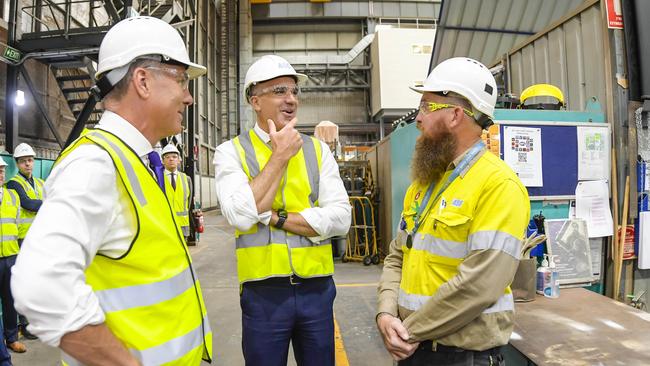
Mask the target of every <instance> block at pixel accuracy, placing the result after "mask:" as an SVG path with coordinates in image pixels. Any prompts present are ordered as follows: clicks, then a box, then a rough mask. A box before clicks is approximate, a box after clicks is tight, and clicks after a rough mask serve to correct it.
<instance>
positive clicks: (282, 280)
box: [244, 274, 331, 286]
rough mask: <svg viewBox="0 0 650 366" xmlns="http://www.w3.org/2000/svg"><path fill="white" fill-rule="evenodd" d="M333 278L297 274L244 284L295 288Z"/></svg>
mask: <svg viewBox="0 0 650 366" xmlns="http://www.w3.org/2000/svg"><path fill="white" fill-rule="evenodd" d="M330 277H331V276H325V277H311V278H303V277H298V276H296V275H295V274H292V275H290V276H286V277H271V278H267V279H264V280H259V281H249V282H246V283H244V285H247V286H255V285H259V286H264V285H290V286H295V285H301V284H303V283H306V282H317V281H323V280H327V279H328V278H330Z"/></svg>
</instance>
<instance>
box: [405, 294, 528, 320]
mask: <svg viewBox="0 0 650 366" xmlns="http://www.w3.org/2000/svg"><path fill="white" fill-rule="evenodd" d="M431 297H432V296H426V295H415V294H407V293H406V292H404V290H402V289H401V288H400V289H399V294H398V296H397V303H398V304H399V306H401V307H403V308H406V309H409V310H413V311H415V310H418V309H420V308H421V307H422V305H424V303H426V302H427V301H429V299H430V298H431ZM514 310H515V301H514V298H513V297H512V294H505V295H503V296H501V297H499V299H498V300H497V302H495V303H494V304H493V305H492V306H490V307H489V308H487V309H485V310H483V314H490V313H497V312H501V311H514Z"/></svg>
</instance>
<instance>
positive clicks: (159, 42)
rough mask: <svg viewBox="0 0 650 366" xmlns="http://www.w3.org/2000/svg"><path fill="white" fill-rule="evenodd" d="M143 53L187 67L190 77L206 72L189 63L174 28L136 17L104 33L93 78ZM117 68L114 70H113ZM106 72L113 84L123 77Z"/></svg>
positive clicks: (143, 54) (197, 65) (147, 18)
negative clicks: (159, 56) (158, 56)
mask: <svg viewBox="0 0 650 366" xmlns="http://www.w3.org/2000/svg"><path fill="white" fill-rule="evenodd" d="M145 55H161V56H162V57H163V59H162V61H163V62H165V61H170V60H173V61H175V62H178V63H181V64H183V65H186V66H187V73H188V74H189V76H190V79H194V78H196V77H199V76H201V75H203V74H205V73H206V71H207V70H206V68H205V66H201V65H199V64H195V63H193V62H190V58H189V56H188V54H187V49H186V48H185V42H183V39H182V38H181V36H180V34H179V33H178V31H177V30H176V29H174V27H172V26H171V25H169V23H166V22H164V21H162V20H160V19H158V18H153V17H145V16H137V17H132V18H127V19H124V20H122V21H120V22H119V23H116V24H115V25H114V26H113V27H112V28H111V29H110V30H109V31H108V33H106V35H105V36H104V39H103V40H102V44H101V46H100V47H99V61H98V64H97V73H96V74H95V78H96V79H100V78H101V77H102V76H103V75H104V74H106V73H107V72H109V71H111V70H116V69H120V68H121V67H123V66H126V65H129V64H130V63H131V62H132V61H133V60H134V59H136V58H138V57H141V56H145ZM116 71H117V70H116ZM120 71H121V72H119V74H121V75H117V76H114V75H111V74H112V73H110V74H109V75H108V77H109V81H110V82H111V83H112V84H113V85H114V84H117V82H118V81H119V80H120V79H122V77H124V75H125V74H126V71H128V69H126V70H120Z"/></svg>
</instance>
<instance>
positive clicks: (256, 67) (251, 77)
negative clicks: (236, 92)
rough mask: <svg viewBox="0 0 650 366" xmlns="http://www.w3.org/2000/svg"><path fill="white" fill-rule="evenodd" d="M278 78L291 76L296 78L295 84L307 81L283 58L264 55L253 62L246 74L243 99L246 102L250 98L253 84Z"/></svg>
mask: <svg viewBox="0 0 650 366" xmlns="http://www.w3.org/2000/svg"><path fill="white" fill-rule="evenodd" d="M280 76H293V77H295V78H296V82H297V83H303V82H305V81H306V80H307V79H308V77H307V75H305V74H300V73H298V72H296V70H295V69H294V68H293V66H291V64H290V63H289V62H288V61H287V60H285V59H284V58H282V57H280V56H277V55H264V56H262V57H261V58H260V59H259V60H257V61H255V62H254V63H253V64H252V65H251V67H249V68H248V71H247V72H246V78H244V99H246V101H248V99H249V97H250V95H249V89H250V88H251V87H252V86H255V84H257V83H260V82H263V81H267V80H271V79H275V78H277V77H280Z"/></svg>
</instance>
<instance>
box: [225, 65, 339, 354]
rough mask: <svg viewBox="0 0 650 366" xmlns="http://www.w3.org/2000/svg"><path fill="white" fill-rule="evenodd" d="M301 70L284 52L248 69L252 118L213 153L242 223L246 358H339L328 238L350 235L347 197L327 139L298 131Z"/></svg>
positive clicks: (232, 213) (229, 211) (234, 215)
mask: <svg viewBox="0 0 650 366" xmlns="http://www.w3.org/2000/svg"><path fill="white" fill-rule="evenodd" d="M306 79H307V77H306V76H305V75H303V74H299V73H297V72H296V71H295V70H294V68H293V67H292V66H291V65H290V64H289V63H288V62H287V61H286V60H285V59H283V58H282V57H279V56H275V55H267V56H263V57H261V58H260V59H259V60H257V61H256V62H255V63H253V65H251V67H250V68H249V69H248V71H247V73H246V78H245V84H244V90H243V92H244V97H245V98H246V100H247V101H248V103H249V104H250V105H251V107H252V108H253V110H254V111H255V115H256V117H257V118H256V121H255V122H256V123H255V127H254V128H252V129H250V130H247V131H244V132H243V133H242V134H241V135H240V136H238V137H236V138H234V139H233V140H230V141H228V142H225V143H223V144H221V145H220V146H219V147H217V151H216V152H215V157H214V164H215V172H216V188H217V197H218V199H219V202H220V204H221V212H222V213H223V215H224V216H225V217H226V219H227V220H228V222H229V223H230V224H231V225H232V226H234V227H235V229H236V254H237V274H238V277H239V283H240V285H241V300H240V303H241V307H242V328H243V331H242V338H243V339H242V349H243V353H244V358H245V360H246V365H249V366H251V365H286V364H287V353H288V348H289V342H290V341H291V343H292V345H293V351H294V355H295V358H296V362H297V364H298V365H334V321H333V311H332V304H333V302H334V297H335V295H336V289H335V287H334V282H333V280H332V274H333V273H334V263H333V260H332V247H331V242H330V238H331V237H333V236H338V235H345V234H346V233H347V231H348V228H349V226H350V205H349V202H348V196H347V193H346V191H345V188H344V187H343V182H342V181H341V178H340V176H339V171H338V166H337V164H336V161H335V160H334V157H333V156H332V154H331V153H330V151H329V149H328V147H327V145H325V143H323V142H321V141H319V140H317V139H315V138H312V137H309V136H306V135H302V134H300V133H298V131H297V130H296V128H295V127H296V123H297V121H298V118H297V113H298V104H299V103H298V97H299V94H300V87H299V83H301V82H304V81H305V80H306Z"/></svg>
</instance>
